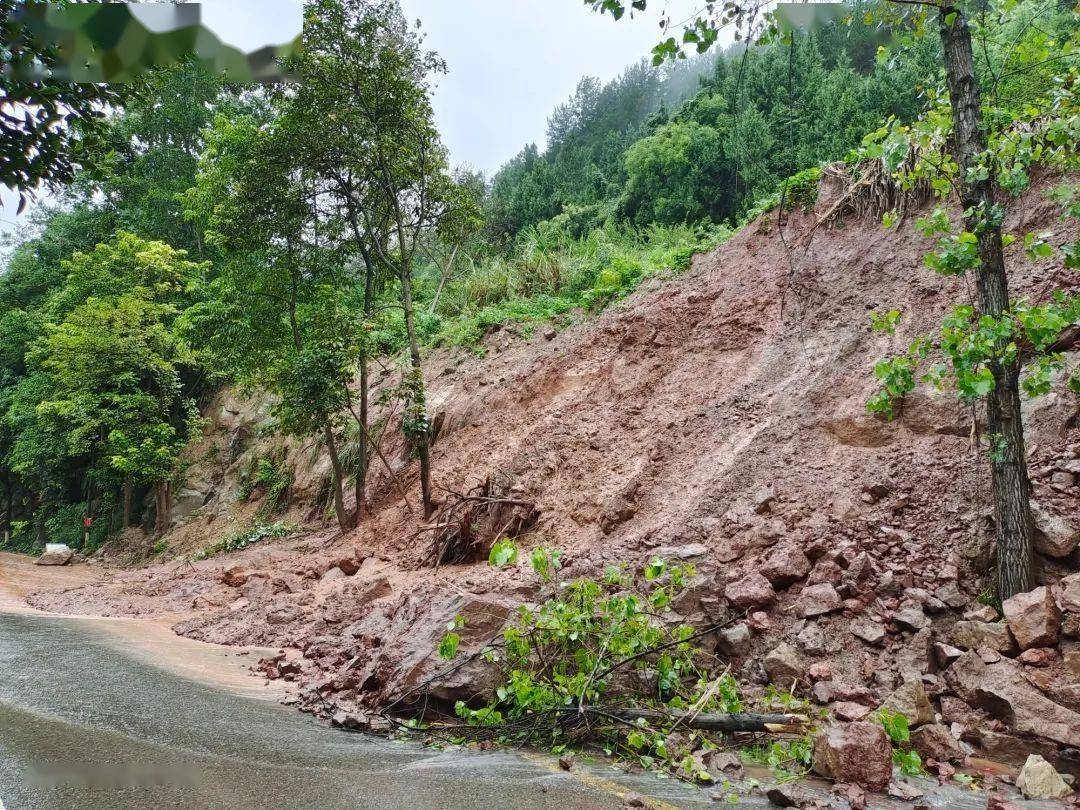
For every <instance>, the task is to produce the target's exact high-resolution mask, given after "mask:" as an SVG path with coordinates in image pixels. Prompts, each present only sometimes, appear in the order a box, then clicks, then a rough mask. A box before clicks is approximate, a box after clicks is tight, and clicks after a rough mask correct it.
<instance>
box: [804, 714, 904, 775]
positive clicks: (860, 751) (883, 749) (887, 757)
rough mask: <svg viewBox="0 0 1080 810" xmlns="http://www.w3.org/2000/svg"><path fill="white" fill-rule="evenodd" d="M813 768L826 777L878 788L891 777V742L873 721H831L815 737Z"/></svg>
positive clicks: (883, 730) (815, 771)
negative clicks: (832, 722)
mask: <svg viewBox="0 0 1080 810" xmlns="http://www.w3.org/2000/svg"><path fill="white" fill-rule="evenodd" d="M813 769H814V773H816V774H818V775H819V776H824V777H826V778H827V779H833V780H835V781H837V782H846V783H850V784H854V785H858V786H859V787H862V788H865V789H866V790H872V791H876V792H881V791H884V790H885V789H886V788H888V786H889V780H890V779H891V778H892V770H893V766H892V745H891V744H890V742H889V737H888V735H886V733H885V729H883V728H882V727H881V726H880V725H878V724H876V723H866V722H856V723H848V724H846V725H840V724H832V725H829V726H827V727H826V728H825V729H824V730H823V731H822V732H821V733H820V734H819V735H818V736H817V737H816V738H815V739H814V760H813Z"/></svg>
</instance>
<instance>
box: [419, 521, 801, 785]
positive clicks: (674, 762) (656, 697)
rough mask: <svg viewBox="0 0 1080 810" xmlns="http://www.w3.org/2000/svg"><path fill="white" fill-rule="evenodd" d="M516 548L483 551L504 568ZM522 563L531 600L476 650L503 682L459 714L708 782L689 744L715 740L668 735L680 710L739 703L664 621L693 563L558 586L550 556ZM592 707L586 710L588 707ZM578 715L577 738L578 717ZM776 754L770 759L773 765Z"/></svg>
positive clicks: (657, 562) (448, 639)
mask: <svg viewBox="0 0 1080 810" xmlns="http://www.w3.org/2000/svg"><path fill="white" fill-rule="evenodd" d="M517 556H518V550H517V547H516V545H515V544H514V543H513V542H512V541H510V540H507V539H503V540H500V541H499V542H498V543H496V545H495V547H494V548H493V549H492V553H491V560H490V562H491V564H492V565H493V566H495V567H503V566H506V565H512V564H513V563H514V562H515V561H516V559H517ZM530 564H531V566H532V568H533V570H534V571H535V572H536V573H537V574H538V576H539V577H540V580H541V582H542V583H543V587H544V589H545V590H544V597H545V598H544V599H543V601H541V602H540V604H538V605H536V606H529V605H523V606H522V607H521V608H520V609H519V610H518V612H517V614H516V616H515V617H514V620H513V622H512V623H511V624H510V626H509V627H507V628H506V630H505V631H504V632H503V634H502V637H501V639H500V640H499V641H497V642H496V643H493V644H491V645H490V646H488V647H485V648H483V649H482V650H480V652H479V655H480V657H481V658H483V659H484V660H486V661H488V662H489V663H491V664H493V665H495V666H496V667H498V669H499V671H500V672H501V678H500V680H499V683H498V686H497V687H496V689H495V697H494V698H493V700H492V701H491V702H490V703H486V704H484V705H480V706H477V705H473V704H470V703H468V702H464V701H462V702H458V703H457V705H456V707H455V708H456V712H457V714H458V716H459V717H460V718H461V719H462V721H463V722H464V723H465V724H466V725H467V726H470V727H474V728H477V729H494V730H496V731H497V733H499V734H500V736H501V737H502V739H504V740H506V741H510V740H513V741H518V742H527V743H530V744H534V745H542V746H545V747H552V748H554V749H555V750H558V751H564V750H566V749H567V748H568V747H573V746H575V745H577V744H579V742H580V741H581V740H583V739H585V738H586V737H587V738H588V739H590V740H591V741H592V742H594V743H597V744H599V745H601V746H602V747H603V748H605V750H608V751H609V752H614V753H617V754H618V755H619V756H620V757H622V758H624V759H627V760H629V761H631V762H634V763H636V764H638V765H640V766H642V767H644V768H647V769H655V770H661V771H669V772H672V773H674V774H676V775H678V776H680V777H682V778H686V779H688V780H691V781H712V777H711V776H710V775H709V774H708V770H707V768H705V767H704V766H703V765H702V764H701V762H700V758H699V757H698V758H696V757H695V755H694V752H695V751H696V750H699V749H702V748H703V747H704V750H706V751H707V750H711V749H712V748H715V746H716V743H715V742H714V741H712V740H711V739H709V736H708V735H707V734H705V733H704V732H694V731H685V732H682V733H681V734H674V733H673V731H674V729H675V728H676V727H677V725H678V723H677V722H676V720H675V717H676V716H677V715H678V714H679V713H682V712H687V711H692V712H695V713H697V712H721V713H737V712H741V711H743V701H742V698H741V697H740V694H739V687H738V684H737V683H736V682H735V679H734V678H733V677H732V676H731V675H730V673H729V672H727V671H726V670H719V669H718V668H717V667H716V661H715V659H713V657H712V656H711V655H709V654H707V653H706V652H705V651H704V650H703V649H702V648H700V647H698V646H696V645H695V644H694V641H695V639H696V634H695V632H694V630H693V629H692V628H691V627H689V626H687V625H672V624H671V623H670V622H668V621H666V616H665V614H666V611H667V610H668V608H669V606H670V604H671V602H672V600H673V599H675V598H676V597H677V596H678V595H679V594H680V593H682V592H683V591H684V590H685V589H686V588H687V587H688V585H689V584H690V581H691V580H692V578H693V577H694V575H695V572H694V568H693V566H692V565H687V564H682V563H672V562H669V561H667V560H664V559H661V558H654V559H652V560H651V561H650V562H649V563H648V564H647V565H646V566H645V567H644V569H643V570H642V571H641V572H639V573H638V574H637V575H633V574H630V573H627V572H626V571H624V570H622V569H619V568H615V567H612V568H609V569H608V571H607V572H606V573H605V575H604V578H603V580H595V579H589V578H583V579H578V580H574V581H569V582H565V581H563V580H562V578H561V563H560V560H559V555H558V553H557V552H555V551H552V550H550V549H547V548H542V547H541V548H537V549H534V551H533V552H532V553H531V555H530ZM461 626H462V622H461V619H460V618H458V619H456V620H455V621H454V622H453V623H452V624H451V626H450V627H449V628H448V633H447V635H446V636H445V638H444V639H443V641H442V643H441V644H440V647H439V655H440V656H441V657H442V658H445V659H448V660H452V659H454V658H455V657H457V656H459V655H460V654H461V651H460V649H459V645H460V642H461V637H460V634H459V633H458V632H457V631H458V630H460V629H461ZM626 706H633V707H636V708H641V707H645V708H653V709H656V710H657V711H659V712H660V713H661V714H660V715H658V717H660V718H664V717H668V718H669V719H667V720H664V719H658V720H653V721H646V720H645V719H638V720H637V721H635V722H632V723H630V722H619V721H618V716H617V715H618V711H619V709H620V707H626ZM592 707H595V709H596V713H595V714H587V713H588V712H589V710H590V709H591V708H592ZM586 715H587V716H588V732H587V734H584V735H583V734H582V729H581V728H580V726H579V721H580V718H582V717H585V716H586ZM808 745H809V744H808V742H807V741H795V742H793V743H791V744H790V749H789V756H788V757H785V758H784V759H783V764H784V765H785V766H786V765H788V764H790V762H791V761H793V760H797V761H799V762H804V761H805V760H806V757H807V756H808V753H807V752H808V751H809V747H808ZM779 762H780V760H779V759H778V760H777V763H778V764H779Z"/></svg>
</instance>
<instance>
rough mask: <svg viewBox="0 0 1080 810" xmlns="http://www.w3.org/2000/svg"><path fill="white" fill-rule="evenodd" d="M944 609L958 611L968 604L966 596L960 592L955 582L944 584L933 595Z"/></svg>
mask: <svg viewBox="0 0 1080 810" xmlns="http://www.w3.org/2000/svg"><path fill="white" fill-rule="evenodd" d="M934 596H936V597H937V598H938V599H939V600H940V601H941V602H942V603H944V604H945V606H946V607H950V608H952V609H953V610H960V608H962V607H964V606H965V605H967V603H968V598H967V595H966V594H965V593H964V592H963V591H961V590H960V586H959V585H957V584H956V582H946V583H945V584H944V585H942V586H941V587H940V588H938V589H937V592H936V593H935V594H934Z"/></svg>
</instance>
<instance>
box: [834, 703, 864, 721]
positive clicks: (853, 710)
mask: <svg viewBox="0 0 1080 810" xmlns="http://www.w3.org/2000/svg"><path fill="white" fill-rule="evenodd" d="M829 709H831V710H832V713H833V715H835V716H836V717H837V718H838V719H840V720H846V721H848V722H849V723H850V722H854V721H856V720H863V719H864V718H865V717H866V716H867V715H868V714H870V712H871V711H873V710H872V709H871V708H870V707H869V706H863V705H862V704H861V703H855V702H853V701H850V700H842V701H840V702H838V703H833V704H832V705H831V706H829Z"/></svg>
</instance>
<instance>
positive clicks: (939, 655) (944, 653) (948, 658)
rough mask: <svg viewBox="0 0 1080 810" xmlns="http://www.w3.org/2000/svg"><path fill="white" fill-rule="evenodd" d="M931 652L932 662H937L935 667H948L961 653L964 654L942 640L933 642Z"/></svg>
mask: <svg viewBox="0 0 1080 810" xmlns="http://www.w3.org/2000/svg"><path fill="white" fill-rule="evenodd" d="M933 653H934V663H935V664H937V668H938V669H948V668H949V667H951V666H952V665H953V663H954V662H955V661H956V660H957V659H958V658H959V657H960V656H961V655H963V654H964V651H963V650H961V649H959V648H958V647H954V646H952V645H951V644H945V643H944V642H941V641H939V642H936V643H935V644H934V647H933Z"/></svg>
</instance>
